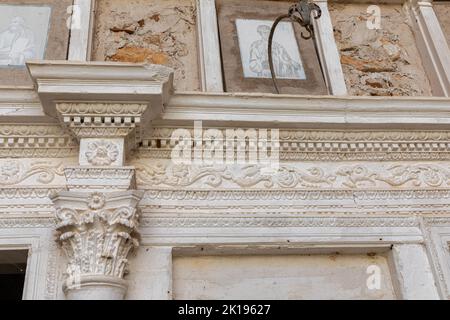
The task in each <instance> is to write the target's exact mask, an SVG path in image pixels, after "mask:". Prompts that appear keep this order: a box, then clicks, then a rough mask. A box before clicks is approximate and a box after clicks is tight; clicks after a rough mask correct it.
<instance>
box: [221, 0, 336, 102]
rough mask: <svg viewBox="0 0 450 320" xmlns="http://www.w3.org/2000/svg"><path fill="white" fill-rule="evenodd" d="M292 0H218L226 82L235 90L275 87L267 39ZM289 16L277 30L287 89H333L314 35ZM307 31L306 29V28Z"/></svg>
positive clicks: (278, 60)
mask: <svg viewBox="0 0 450 320" xmlns="http://www.w3.org/2000/svg"><path fill="white" fill-rule="evenodd" d="M291 5H292V3H291V2H285V1H276V2H275V1H254V0H253V1H245V2H242V1H237V0H220V1H219V0H217V1H216V6H217V16H218V24H219V34H220V46H221V51H222V63H223V73H224V82H225V83H224V84H225V89H226V91H229V92H268V93H274V92H275V91H274V90H275V88H274V86H273V83H272V79H271V75H270V69H269V62H268V52H267V44H268V37H269V34H270V28H271V26H272V23H273V21H274V20H275V19H276V17H278V16H279V15H281V14H286V13H287V11H288V9H289V7H290V6H291ZM301 32H302V29H301V27H300V26H299V25H297V24H293V23H292V22H290V21H289V20H285V21H283V22H281V23H280V24H279V26H278V27H277V30H276V33H275V35H274V42H273V57H274V58H273V61H274V67H275V73H276V74H277V79H278V84H279V87H280V91H281V93H289V94H311V95H318V94H327V93H328V92H327V88H326V84H325V81H324V78H323V75H322V70H321V66H320V62H319V58H318V55H317V52H316V50H315V48H314V42H313V40H312V39H310V40H304V39H303V38H301V36H300V34H301ZM303 32H304V30H303Z"/></svg>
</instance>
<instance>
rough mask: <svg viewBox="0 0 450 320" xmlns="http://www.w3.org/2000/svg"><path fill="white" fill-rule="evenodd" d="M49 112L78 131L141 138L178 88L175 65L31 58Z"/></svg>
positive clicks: (31, 68)
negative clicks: (176, 87)
mask: <svg viewBox="0 0 450 320" xmlns="http://www.w3.org/2000/svg"><path fill="white" fill-rule="evenodd" d="M27 67H28V70H29V72H30V75H31V77H32V79H33V81H34V83H35V87H36V90H37V93H38V96H39V99H40V100H41V103H42V108H43V110H44V113H45V114H46V115H48V116H50V117H53V118H55V119H58V120H59V121H60V122H61V123H62V124H63V125H64V126H65V127H66V128H68V129H70V130H69V132H71V133H72V134H73V135H74V136H75V137H77V138H78V139H83V138H125V137H127V138H128V139H127V141H128V142H130V143H129V148H133V147H135V146H136V145H137V144H139V142H140V141H141V136H142V128H145V127H146V126H147V125H148V124H149V122H150V121H151V120H152V119H154V118H156V117H157V116H159V115H160V114H161V112H162V111H163V110H164V106H165V104H166V103H167V101H168V98H169V96H170V95H171V93H172V91H173V84H172V83H173V70H172V69H170V68H167V67H164V66H161V65H139V64H128V63H125V64H123V63H108V62H88V63H77V62H71V61H30V62H28V63H27Z"/></svg>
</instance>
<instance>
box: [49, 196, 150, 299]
mask: <svg viewBox="0 0 450 320" xmlns="http://www.w3.org/2000/svg"><path fill="white" fill-rule="evenodd" d="M141 198H142V192H141V191H124V192H112V193H106V194H103V193H100V192H93V193H85V192H73V191H67V192H61V193H59V194H58V195H57V196H55V197H53V199H52V200H53V202H54V203H55V206H56V218H57V221H58V225H57V228H56V230H57V232H58V240H59V242H60V243H61V245H62V247H63V249H64V251H65V252H66V255H67V258H68V267H67V271H66V276H67V277H66V280H65V283H64V285H63V290H64V292H65V293H66V295H67V298H68V299H123V296H124V295H125V292H126V281H125V280H124V279H123V277H124V274H126V272H127V264H128V260H127V257H128V254H129V252H130V251H131V250H132V249H133V248H135V247H137V246H138V244H139V243H138V232H137V226H138V218H139V213H138V208H137V204H138V202H139V200H140V199H141Z"/></svg>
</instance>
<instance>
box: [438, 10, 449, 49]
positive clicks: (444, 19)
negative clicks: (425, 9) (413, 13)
mask: <svg viewBox="0 0 450 320" xmlns="http://www.w3.org/2000/svg"><path fill="white" fill-rule="evenodd" d="M434 8H435V9H434V11H435V12H436V15H437V17H438V20H439V22H440V24H441V28H442V31H444V35H445V37H446V38H447V42H448V44H449V45H450V1H449V2H443V3H434Z"/></svg>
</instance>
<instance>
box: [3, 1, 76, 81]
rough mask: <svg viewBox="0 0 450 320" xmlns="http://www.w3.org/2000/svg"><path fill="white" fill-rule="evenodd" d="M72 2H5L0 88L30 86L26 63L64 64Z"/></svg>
mask: <svg viewBox="0 0 450 320" xmlns="http://www.w3.org/2000/svg"><path fill="white" fill-rule="evenodd" d="M71 6H72V0H22V1H17V0H16V1H13V0H2V2H1V3H0V86H1V85H7V86H22V85H30V84H31V83H32V82H31V80H30V79H29V77H28V73H27V71H26V68H25V62H26V61H27V60H42V59H46V60H65V59H67V50H68V43H69V29H68V27H67V25H68V23H67V20H68V19H69V18H70V15H69V12H71Z"/></svg>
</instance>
